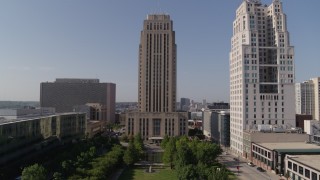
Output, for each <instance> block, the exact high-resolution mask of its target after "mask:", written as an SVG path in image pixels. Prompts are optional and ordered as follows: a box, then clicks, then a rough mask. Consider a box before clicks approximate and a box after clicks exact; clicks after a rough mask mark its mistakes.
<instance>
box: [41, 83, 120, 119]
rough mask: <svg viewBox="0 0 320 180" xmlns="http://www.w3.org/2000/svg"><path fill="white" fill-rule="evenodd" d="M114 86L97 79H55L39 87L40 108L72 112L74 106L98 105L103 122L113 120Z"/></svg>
mask: <svg viewBox="0 0 320 180" xmlns="http://www.w3.org/2000/svg"><path fill="white" fill-rule="evenodd" d="M115 97H116V85H115V84H113V83H100V82H99V79H56V81H55V82H43V83H41V85H40V106H41V107H54V108H55V109H56V112H58V113H60V112H72V111H73V110H74V107H75V106H81V105H85V104H87V103H99V104H101V106H102V107H103V109H104V114H103V115H102V117H103V121H107V122H109V123H113V122H114V120H115Z"/></svg>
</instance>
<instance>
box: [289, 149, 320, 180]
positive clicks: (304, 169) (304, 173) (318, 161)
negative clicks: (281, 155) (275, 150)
mask: <svg viewBox="0 0 320 180" xmlns="http://www.w3.org/2000/svg"><path fill="white" fill-rule="evenodd" d="M285 172H286V173H288V175H289V176H290V178H291V179H306V180H320V155H294V156H292V155H286V158H285Z"/></svg>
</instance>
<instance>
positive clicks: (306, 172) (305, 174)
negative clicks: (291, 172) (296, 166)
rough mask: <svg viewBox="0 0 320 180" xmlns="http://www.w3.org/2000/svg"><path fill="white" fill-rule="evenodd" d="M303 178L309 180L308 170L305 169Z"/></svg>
mask: <svg viewBox="0 0 320 180" xmlns="http://www.w3.org/2000/svg"><path fill="white" fill-rule="evenodd" d="M304 176H305V177H307V178H310V170H309V169H305V171H304Z"/></svg>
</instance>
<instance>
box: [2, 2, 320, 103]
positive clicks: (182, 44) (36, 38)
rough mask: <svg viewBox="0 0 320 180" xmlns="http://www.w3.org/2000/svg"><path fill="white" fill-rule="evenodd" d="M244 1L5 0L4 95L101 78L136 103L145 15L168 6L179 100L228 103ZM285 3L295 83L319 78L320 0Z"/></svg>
mask: <svg viewBox="0 0 320 180" xmlns="http://www.w3.org/2000/svg"><path fill="white" fill-rule="evenodd" d="M241 2H242V0H201V1H199V0H93V1H88V0H51V1H43V0H28V1H17V0H6V1H5V0H3V1H0V62H1V64H0V100H23V101H24V100H36V101H38V100H39V92H40V82H45V81H54V80H55V78H99V79H100V81H101V82H113V83H116V85H117V101H137V96H138V93H137V88H138V87H137V86H138V46H139V40H140V31H141V30H142V24H143V20H144V19H145V18H146V15H147V14H150V13H155V12H165V13H168V14H170V16H171V19H173V23H174V30H175V31H176V44H177V46H178V50H177V54H178V55H177V57H178V89H177V90H178V98H180V97H188V98H191V99H194V100H196V101H201V100H202V99H207V102H212V101H217V100H224V101H229V51H230V39H231V36H232V22H233V20H234V18H235V10H236V8H237V7H238V6H239V5H240V4H241ZM262 2H263V3H265V4H270V3H271V2H272V0H262ZM283 4H284V12H285V13H286V14H287V20H288V21H287V23H288V31H289V32H290V39H291V45H293V46H295V65H296V81H297V82H300V81H303V80H307V79H310V78H311V77H317V76H320V58H319V52H320V45H319V42H320V36H319V29H320V20H319V17H320V11H319V7H320V1H319V0H283ZM178 100H179V99H178Z"/></svg>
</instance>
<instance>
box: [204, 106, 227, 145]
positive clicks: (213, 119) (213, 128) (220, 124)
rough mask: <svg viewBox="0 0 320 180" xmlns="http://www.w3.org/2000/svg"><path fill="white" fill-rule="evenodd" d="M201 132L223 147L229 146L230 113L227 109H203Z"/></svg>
mask: <svg viewBox="0 0 320 180" xmlns="http://www.w3.org/2000/svg"><path fill="white" fill-rule="evenodd" d="M202 121H203V122H202V126H203V128H202V129H203V134H204V135H205V137H206V138H207V139H210V140H212V141H213V142H215V143H218V144H220V145H222V146H224V147H229V146H230V114H229V111H211V110H206V111H203V120H202Z"/></svg>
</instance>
